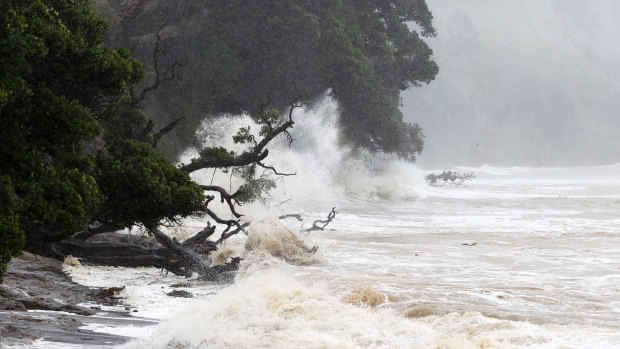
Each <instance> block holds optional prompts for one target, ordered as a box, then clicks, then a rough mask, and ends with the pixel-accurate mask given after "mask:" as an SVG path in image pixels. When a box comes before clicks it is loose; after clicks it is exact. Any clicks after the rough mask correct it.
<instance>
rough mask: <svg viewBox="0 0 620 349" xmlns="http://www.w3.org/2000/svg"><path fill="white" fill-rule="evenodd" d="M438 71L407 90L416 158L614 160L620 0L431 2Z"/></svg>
mask: <svg viewBox="0 0 620 349" xmlns="http://www.w3.org/2000/svg"><path fill="white" fill-rule="evenodd" d="M428 5H429V7H430V9H431V10H432V12H433V15H434V17H435V28H436V29H437V37H435V38H431V39H429V40H428V42H429V43H430V45H431V47H432V48H433V50H434V51H435V59H436V61H437V63H438V64H439V68H440V72H439V75H438V76H437V78H436V80H435V81H433V82H432V83H431V84H430V85H425V86H423V87H421V88H414V89H411V90H409V91H406V92H404V93H403V107H402V108H401V109H402V111H403V113H404V114H405V119H407V120H409V121H414V122H418V123H419V124H420V125H421V126H422V127H423V129H424V131H425V134H426V136H427V137H426V147H425V150H424V152H423V154H422V155H421V156H420V159H419V162H420V164H422V165H423V166H425V167H441V166H453V165H472V166H477V165H482V164H485V163H488V164H493V165H502V166H506V165H509V166H512V165H529V166H567V165H595V164H611V163H617V162H620V137H618V134H619V133H620V45H618V42H617V38H618V36H619V34H620V23H618V21H617V18H618V17H619V16H620V2H618V1H614V0H524V1H512V0H494V1H482V0H467V1H460V0H459V1H457V0H428Z"/></svg>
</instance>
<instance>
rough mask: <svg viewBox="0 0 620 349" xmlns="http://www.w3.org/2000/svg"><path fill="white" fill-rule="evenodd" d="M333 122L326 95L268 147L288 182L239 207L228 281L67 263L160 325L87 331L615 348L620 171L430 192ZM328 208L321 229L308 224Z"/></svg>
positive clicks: (339, 343)
mask: <svg viewBox="0 0 620 349" xmlns="http://www.w3.org/2000/svg"><path fill="white" fill-rule="evenodd" d="M337 115H338V106H337V104H336V103H334V102H333V101H331V100H329V99H325V100H324V101H323V102H321V103H320V104H317V105H315V106H313V107H312V108H309V109H307V110H302V111H299V112H298V113H297V114H296V120H298V122H297V123H296V125H295V128H294V129H293V136H294V137H295V138H296V140H295V142H294V143H293V144H292V145H290V147H289V145H288V144H287V143H286V142H284V140H281V141H280V143H278V144H275V145H274V147H273V148H270V158H268V159H269V161H267V163H268V164H270V165H276V166H277V167H278V170H279V171H283V172H284V171H287V172H297V175H296V176H293V177H286V178H279V179H278V188H277V189H276V190H275V191H273V192H272V193H270V196H269V197H268V200H267V201H266V202H264V203H255V204H252V205H247V206H244V207H242V208H241V210H242V211H243V213H244V214H246V216H245V217H244V218H246V219H248V220H250V221H252V225H251V232H250V234H249V236H247V237H246V236H243V235H241V236H237V237H235V238H233V239H231V240H230V241H228V242H226V244H225V246H224V248H223V249H222V252H221V253H220V254H219V255H218V256H214V257H213V259H214V261H224V260H226V259H227V258H228V257H229V256H240V257H243V258H244V260H243V262H242V265H241V270H240V271H239V274H238V276H237V278H236V281H235V283H234V284H231V285H214V284H209V283H204V284H199V285H197V286H193V287H191V288H187V290H188V291H190V292H192V293H193V294H194V295H195V298H192V299H178V298H170V297H167V296H166V295H165V293H166V292H169V291H170V290H171V289H172V288H171V286H170V285H171V284H173V283H175V282H180V281H183V280H182V279H181V278H178V277H175V276H170V275H162V274H161V273H160V272H159V271H157V270H152V269H122V268H103V267H92V266H81V265H73V266H71V265H67V267H66V268H67V270H68V271H69V273H70V274H71V275H72V276H73V277H74V278H75V279H76V280H77V281H80V282H83V283H87V284H93V285H98V286H106V284H108V285H110V286H118V285H120V284H123V285H125V286H126V290H125V291H124V293H123V295H124V296H125V297H126V298H127V302H128V303H130V304H132V305H133V306H135V307H137V309H138V313H137V314H139V315H140V316H144V317H148V318H154V319H158V320H160V321H161V322H160V323H159V324H158V325H156V326H151V327H147V328H118V327H110V328H102V327H99V328H97V327H96V326H95V327H93V328H91V329H93V330H96V331H104V332H111V333H122V334H127V335H130V336H133V337H136V339H135V340H134V341H132V342H131V343H129V344H127V345H126V347H128V348H620V164H617V165H609V166H598V167H576V168H525V167H513V168H496V167H492V166H482V167H479V168H456V170H458V171H461V172H465V171H473V172H474V173H475V174H476V178H475V179H474V180H472V181H469V182H467V183H465V184H464V185H462V186H459V187H451V186H444V187H430V186H428V185H427V184H426V182H425V181H424V176H425V175H426V174H428V173H430V172H433V170H430V169H421V168H418V167H416V166H415V165H412V164H409V163H405V162H402V161H399V160H397V159H393V158H390V157H387V156H378V155H370V154H356V155H355V156H353V155H351V154H350V153H348V152H347V151H346V149H341V148H340V147H339V146H338V132H337V127H338V126H337ZM249 123H251V121H250V120H249V118H248V117H247V116H239V117H236V118H231V117H228V118H225V119H224V118H223V119H221V120H219V121H216V122H211V123H210V124H208V125H206V124H205V125H204V127H203V129H202V131H201V132H200V133H199V137H200V139H202V141H203V143H205V144H216V143H221V142H227V141H226V139H225V138H222V136H221V135H222V134H230V131H231V130H234V129H236V128H238V126H243V125H246V124H249ZM229 146H234V145H233V144H229ZM194 152H195V150H191V149H190V150H188V152H187V154H186V155H185V160H187V159H188V158H189V157H191V156H192V154H193V153H194ZM435 172H437V171H435ZM195 179H196V180H198V181H200V182H203V183H210V182H212V181H213V182H214V183H225V184H226V186H227V187H230V188H231V189H234V187H235V186H237V185H239V183H238V181H237V180H236V179H235V178H234V177H232V178H231V177H230V176H229V174H225V173H221V172H219V171H215V172H213V171H202V172H200V173H196V174H195ZM332 207H336V209H337V211H338V215H337V216H336V219H335V220H334V221H333V222H332V223H331V224H329V225H328V227H327V229H326V230H325V231H313V232H310V233H305V232H303V229H305V228H308V227H310V226H311V225H312V221H313V220H315V219H323V218H324V217H326V215H327V213H328V212H329V211H330V210H331V208H332ZM221 212H222V213H224V211H223V210H222V211H221ZM283 213H299V214H301V215H302V216H303V218H304V221H303V222H298V221H297V220H295V219H285V220H279V219H277V218H276V217H277V216H278V215H280V214H283ZM204 224H205V222H203V221H188V222H186V224H185V226H184V227H181V228H179V229H176V230H175V231H171V233H172V234H176V235H178V236H179V237H180V238H183V237H186V236H189V235H191V233H192V232H195V231H197V230H199V229H200V228H201V227H202V226H204ZM314 246H317V247H318V251H317V252H316V253H311V252H310V251H311V250H312V248H313V247H314Z"/></svg>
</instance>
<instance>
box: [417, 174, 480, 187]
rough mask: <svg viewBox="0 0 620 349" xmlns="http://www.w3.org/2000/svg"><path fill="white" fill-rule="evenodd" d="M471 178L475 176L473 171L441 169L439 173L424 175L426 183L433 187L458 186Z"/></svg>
mask: <svg viewBox="0 0 620 349" xmlns="http://www.w3.org/2000/svg"><path fill="white" fill-rule="evenodd" d="M473 178H476V175H474V173H473V172H464V173H459V172H456V171H443V172H442V173H440V174H434V173H431V174H429V175H427V176H426V177H424V179H426V183H428V185H431V186H433V187H443V186H445V185H451V186H459V185H462V184H463V183H465V182H466V181H469V180H472V179H473Z"/></svg>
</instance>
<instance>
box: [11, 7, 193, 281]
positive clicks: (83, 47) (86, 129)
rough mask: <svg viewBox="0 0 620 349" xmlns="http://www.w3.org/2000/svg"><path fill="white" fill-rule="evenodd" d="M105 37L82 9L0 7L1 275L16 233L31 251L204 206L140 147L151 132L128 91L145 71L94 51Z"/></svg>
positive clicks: (121, 54)
mask: <svg viewBox="0 0 620 349" xmlns="http://www.w3.org/2000/svg"><path fill="white" fill-rule="evenodd" d="M106 29H107V25H106V23H105V22H104V21H103V20H101V19H98V18H96V17H95V16H94V14H93V13H92V11H91V10H90V8H89V7H88V6H87V5H85V2H83V1H65V0H33V1H20V0H7V1H2V2H1V3H0V125H2V127H0V144H2V147H0V175H1V177H0V179H1V180H0V204H1V206H0V238H1V240H0V257H1V259H0V270H4V269H3V268H4V267H5V266H6V263H7V262H8V261H9V259H10V258H11V256H15V255H17V254H18V253H19V252H20V251H21V248H22V247H23V245H24V233H25V236H26V238H27V239H26V240H27V241H28V243H30V242H33V243H35V242H38V241H39V242H40V241H49V240H59V239H63V238H66V237H67V236H69V235H70V234H71V233H73V232H76V231H79V230H82V229H85V228H87V227H88V225H89V223H92V222H94V221H96V220H98V221H100V222H102V223H110V224H113V225H116V226H118V227H126V226H130V225H132V224H144V225H156V224H157V223H158V222H159V221H160V220H168V221H173V220H175V219H176V217H177V216H187V215H190V214H193V213H194V212H196V210H198V209H199V207H200V205H202V203H203V200H204V197H203V194H202V190H201V189H200V188H199V187H198V185H196V184H195V183H193V182H191V181H190V179H189V177H188V175H187V174H185V173H183V172H181V171H180V170H178V169H177V168H176V167H174V166H173V165H172V164H171V163H170V162H169V161H168V160H166V159H165V158H163V157H162V156H161V155H159V154H157V153H156V152H155V151H154V150H153V148H152V147H151V146H150V145H149V144H148V143H141V142H150V141H151V137H152V135H151V132H150V131H151V129H150V126H149V124H148V123H147V119H146V115H145V114H144V112H142V111H141V110H139V109H136V108H134V107H133V106H132V103H131V101H130V99H129V97H128V96H127V92H128V89H129V88H130V87H131V86H133V85H134V84H136V83H137V82H138V81H139V80H140V79H141V78H142V77H143V76H144V71H143V70H142V67H141V64H140V63H139V62H138V61H137V60H136V59H135V58H133V57H132V56H131V54H130V53H129V51H127V50H125V49H122V48H120V49H112V48H110V47H107V46H105V45H103V44H102V41H101V36H102V35H103V33H104V32H105V31H106ZM106 142H107V144H108V146H107V148H106V147H105V144H106ZM85 145H88V149H86V147H85ZM97 149H99V151H98V155H97V156H96V158H93V157H94V156H95V153H97V151H96V150H97ZM89 154H90V155H89Z"/></svg>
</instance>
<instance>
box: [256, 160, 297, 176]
mask: <svg viewBox="0 0 620 349" xmlns="http://www.w3.org/2000/svg"><path fill="white" fill-rule="evenodd" d="M256 164H257V165H258V166H260V167H262V168H264V169H267V170H272V171H273V173H274V174H276V175H278V176H295V175H296V174H297V172H294V173H280V172H278V171H277V170H276V169H275V168H273V167H272V166H267V165H265V164H263V163H262V162H257V163H256Z"/></svg>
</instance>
